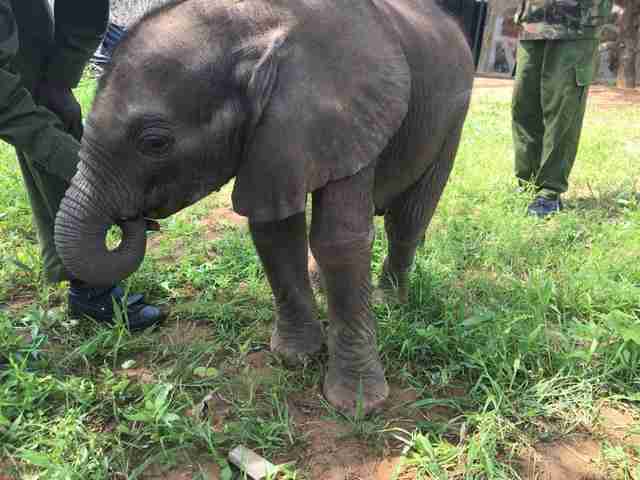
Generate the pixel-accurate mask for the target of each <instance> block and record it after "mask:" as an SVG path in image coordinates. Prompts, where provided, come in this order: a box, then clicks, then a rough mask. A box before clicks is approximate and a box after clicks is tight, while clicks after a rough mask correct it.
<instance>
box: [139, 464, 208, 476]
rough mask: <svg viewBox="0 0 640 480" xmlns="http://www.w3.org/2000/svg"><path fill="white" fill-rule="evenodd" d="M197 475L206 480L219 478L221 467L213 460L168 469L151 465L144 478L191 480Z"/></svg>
mask: <svg viewBox="0 0 640 480" xmlns="http://www.w3.org/2000/svg"><path fill="white" fill-rule="evenodd" d="M195 475H201V476H199V477H198V478H205V479H206V480H219V479H220V467H218V465H217V464H216V463H213V462H204V463H196V464H194V465H183V466H180V467H177V468H169V469H167V468H166V467H165V466H163V465H151V466H150V467H149V468H147V469H146V470H145V473H144V474H143V475H142V479H143V480H191V479H192V478H194V477H195Z"/></svg>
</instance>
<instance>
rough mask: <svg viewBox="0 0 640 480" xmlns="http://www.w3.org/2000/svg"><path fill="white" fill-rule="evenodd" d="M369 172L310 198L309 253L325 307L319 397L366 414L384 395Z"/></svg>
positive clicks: (342, 409)
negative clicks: (374, 302) (325, 357)
mask: <svg viewBox="0 0 640 480" xmlns="http://www.w3.org/2000/svg"><path fill="white" fill-rule="evenodd" d="M372 190H373V168H371V167H370V168H367V169H365V170H363V171H361V172H360V173H358V174H356V175H354V176H352V177H349V178H346V179H343V180H340V181H337V182H333V183H330V184H328V185H326V186H325V187H323V188H322V189H320V190H318V191H316V192H314V194H313V222H312V226H311V250H312V251H313V255H314V256H315V258H316V260H317V261H318V264H319V265H320V269H321V271H322V275H323V278H324V284H325V291H326V294H327V300H328V306H329V330H328V341H327V345H328V347H329V364H328V366H327V373H326V376H325V381H324V386H323V390H324V395H325V397H326V398H327V400H328V401H329V402H330V403H331V404H332V405H334V406H335V407H336V408H338V409H339V410H341V411H343V412H345V413H349V414H355V413H356V412H358V411H361V412H363V413H368V412H370V411H371V410H374V409H376V408H377V407H379V406H380V405H381V404H382V402H383V401H384V400H385V399H386V397H387V395H388V393H389V389H388V386H387V382H386V380H385V377H384V370H383V368H382V364H381V363H380V359H379V357H378V350H377V341H376V322H375V318H374V317H373V315H372V312H371V306H370V295H371V247H372V242H373V199H372Z"/></svg>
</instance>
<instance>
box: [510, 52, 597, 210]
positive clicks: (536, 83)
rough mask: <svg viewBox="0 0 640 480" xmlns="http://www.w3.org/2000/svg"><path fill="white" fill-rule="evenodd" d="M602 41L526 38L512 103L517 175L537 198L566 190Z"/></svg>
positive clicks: (548, 196) (519, 57)
mask: <svg viewBox="0 0 640 480" xmlns="http://www.w3.org/2000/svg"><path fill="white" fill-rule="evenodd" d="M597 48H598V42H597V40H595V39H585V40H523V41H521V42H520V45H519V46H518V58H517V65H518V68H517V71H516V80H515V87H514V92H513V102H512V120H513V143H514V149H515V174H516V177H517V178H518V179H519V180H520V182H521V183H528V182H531V183H533V184H534V185H535V186H536V187H537V189H538V190H539V196H541V197H544V198H558V197H559V195H560V194H562V193H564V192H566V191H567V188H568V185H569V175H570V173H571V169H572V168H573V164H574V161H575V157H576V153H577V151H578V144H579V141H580V132H581V130H582V121H583V118H584V113H585V107H586V103H587V94H588V89H589V85H590V84H591V81H592V79H593V76H594V72H595V62H596V57H597V55H596V53H597Z"/></svg>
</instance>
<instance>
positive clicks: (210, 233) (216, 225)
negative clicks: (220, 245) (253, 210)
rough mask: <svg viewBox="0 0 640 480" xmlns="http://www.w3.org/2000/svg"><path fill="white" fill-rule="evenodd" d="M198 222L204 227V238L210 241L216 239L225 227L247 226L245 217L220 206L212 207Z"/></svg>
mask: <svg viewBox="0 0 640 480" xmlns="http://www.w3.org/2000/svg"><path fill="white" fill-rule="evenodd" d="M200 223H201V224H202V225H203V226H204V227H205V228H206V232H205V235H204V238H205V240H208V241H211V240H216V239H218V238H219V237H220V235H221V233H222V231H223V230H224V228H225V227H228V226H235V227H245V226H247V219H246V218H245V217H242V216H240V215H238V214H237V213H236V212H234V211H233V210H231V209H230V208H226V207H220V208H215V209H213V210H212V211H211V213H210V214H209V215H207V216H206V217H205V218H203V219H202V220H201V221H200Z"/></svg>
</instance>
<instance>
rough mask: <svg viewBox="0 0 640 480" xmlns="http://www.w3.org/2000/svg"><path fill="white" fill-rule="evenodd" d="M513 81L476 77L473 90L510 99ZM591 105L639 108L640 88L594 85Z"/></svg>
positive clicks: (590, 91) (591, 89)
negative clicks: (627, 88) (626, 88)
mask: <svg viewBox="0 0 640 480" xmlns="http://www.w3.org/2000/svg"><path fill="white" fill-rule="evenodd" d="M513 83H514V82H513V80H509V79H502V78H494V77H476V79H475V81H474V84H473V89H474V96H476V97H477V96H484V95H491V94H495V95H499V96H500V97H502V96H505V97H510V96H511V92H512V91H513ZM588 102H589V105H592V106H593V105H595V106H598V107H616V106H633V105H635V106H638V107H640V88H636V89H633V90H630V89H629V90H625V89H622V88H615V87H609V86H606V85H592V86H591V87H590V89H589V99H588Z"/></svg>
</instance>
